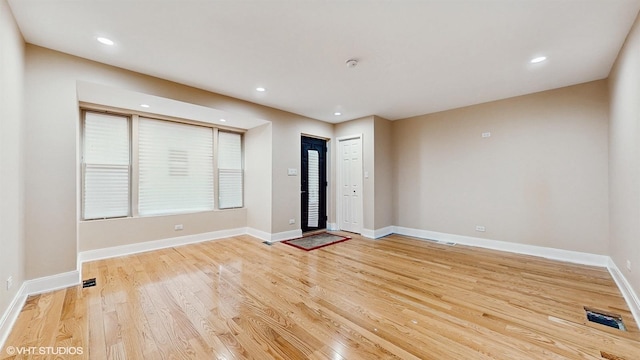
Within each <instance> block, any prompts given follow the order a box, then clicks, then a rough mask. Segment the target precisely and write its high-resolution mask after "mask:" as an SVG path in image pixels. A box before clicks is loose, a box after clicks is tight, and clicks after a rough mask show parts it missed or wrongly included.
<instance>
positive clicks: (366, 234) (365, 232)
mask: <svg viewBox="0 0 640 360" xmlns="http://www.w3.org/2000/svg"><path fill="white" fill-rule="evenodd" d="M360 235H362V236H364V237H366V238H368V239H375V238H376V235H375V231H374V230H371V229H365V228H363V229H362V231H361V232H360Z"/></svg>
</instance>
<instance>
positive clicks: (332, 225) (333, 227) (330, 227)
mask: <svg viewBox="0 0 640 360" xmlns="http://www.w3.org/2000/svg"><path fill="white" fill-rule="evenodd" d="M327 230H329V231H340V228H339V227H338V223H327Z"/></svg>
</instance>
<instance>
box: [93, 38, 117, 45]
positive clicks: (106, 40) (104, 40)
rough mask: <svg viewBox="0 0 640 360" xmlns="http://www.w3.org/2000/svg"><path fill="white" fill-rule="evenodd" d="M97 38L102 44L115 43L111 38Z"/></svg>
mask: <svg viewBox="0 0 640 360" xmlns="http://www.w3.org/2000/svg"><path fill="white" fill-rule="evenodd" d="M96 40H98V41H99V42H100V43H101V44H105V45H113V44H114V42H113V40H111V39H107V38H106V37H99V38H97V39H96Z"/></svg>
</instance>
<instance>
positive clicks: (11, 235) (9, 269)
mask: <svg viewBox="0 0 640 360" xmlns="http://www.w3.org/2000/svg"><path fill="white" fill-rule="evenodd" d="M23 64H24V42H23V40H22V36H21V35H20V32H19V30H18V27H17V26H16V23H15V20H14V19H13V16H12V15H11V11H10V10H9V5H8V4H7V2H6V0H0V321H1V319H2V315H3V314H4V313H5V310H7V308H8V306H9V304H10V303H11V301H12V299H13V298H14V296H15V295H16V293H17V292H18V290H19V289H20V286H21V285H22V283H23V282H24V279H25V276H24V268H25V260H24V259H25V257H24V206H23V197H24V185H23V184H24V180H25V177H24V165H23V164H24V134H25V133H24V130H25V128H24V118H23V112H22V109H23V81H24V80H23V77H24V68H23V67H24V65H23ZM9 276H12V277H13V287H12V288H11V289H10V290H7V287H6V280H7V278H8V277H9ZM0 325H2V324H1V323H0Z"/></svg>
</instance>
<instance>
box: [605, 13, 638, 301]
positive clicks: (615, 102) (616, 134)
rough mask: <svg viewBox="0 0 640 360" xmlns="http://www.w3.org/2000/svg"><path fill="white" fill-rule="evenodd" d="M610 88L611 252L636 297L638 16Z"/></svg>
mask: <svg viewBox="0 0 640 360" xmlns="http://www.w3.org/2000/svg"><path fill="white" fill-rule="evenodd" d="M609 88H610V98H611V100H610V103H611V113H610V125H609V126H610V134H609V181H610V183H609V191H610V199H611V200H610V213H609V214H610V215H609V216H610V219H611V232H610V241H611V244H610V248H609V252H610V255H611V257H612V259H613V261H614V262H615V263H616V265H617V266H618V268H619V269H620V270H621V271H622V273H623V274H624V276H625V277H626V278H627V280H628V281H629V282H630V283H631V286H632V287H633V288H634V289H635V291H636V295H638V296H640V18H639V19H637V20H636V23H635V25H634V26H633V28H632V29H631V32H630V34H629V36H628V37H627V41H626V43H625V45H624V47H623V49H622V51H621V52H620V55H619V57H618V59H617V61H616V64H615V65H614V68H613V70H612V72H611V74H610V77H609ZM627 260H629V261H631V271H629V270H628V269H627V267H626V263H627Z"/></svg>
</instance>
